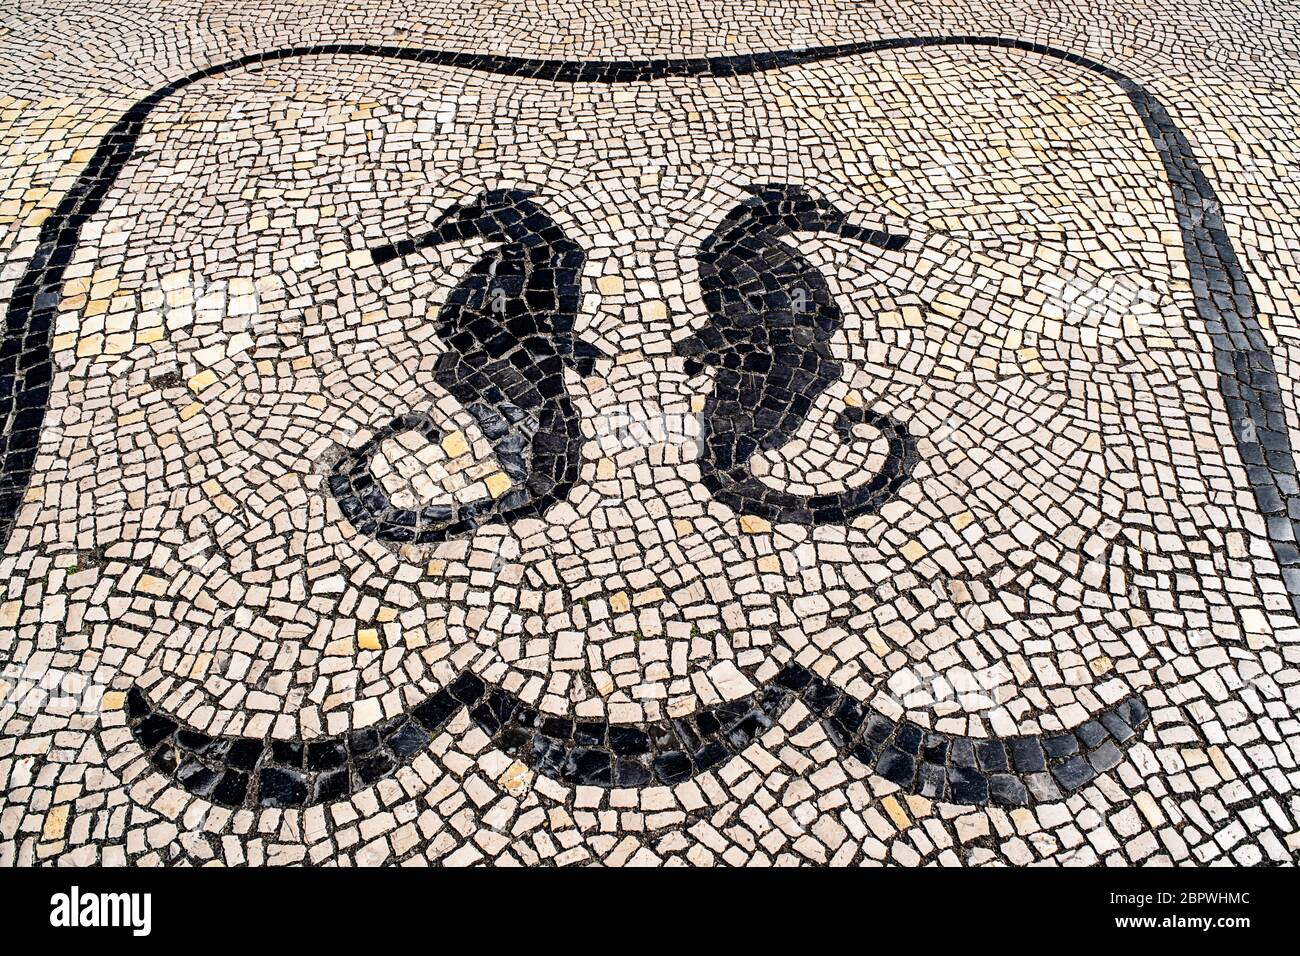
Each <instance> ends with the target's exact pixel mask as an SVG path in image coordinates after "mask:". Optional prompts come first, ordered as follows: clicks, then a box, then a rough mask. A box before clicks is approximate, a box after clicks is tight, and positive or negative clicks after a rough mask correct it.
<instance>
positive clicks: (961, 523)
mask: <svg viewBox="0 0 1300 956" xmlns="http://www.w3.org/2000/svg"><path fill="white" fill-rule="evenodd" d="M974 520H975V512H973V511H963V512H962V513H961V514H959V515H957V516H956V517H954V518H953V519H952V526H953V527H954V528H956V529H957V530H958V531H960V530H961V529H962V528H965V527H966V526H967V525H969V524H970V523H971V522H972V521H974Z"/></svg>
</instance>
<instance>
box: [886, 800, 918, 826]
mask: <svg viewBox="0 0 1300 956" xmlns="http://www.w3.org/2000/svg"><path fill="white" fill-rule="evenodd" d="M880 805H881V806H882V807H884V808H885V812H886V813H888V814H889V819H891V820H893V821H894V826H896V827H898V829H899V830H900V831H901V830H906V829H907V828H908V827H910V826H911V825H912V821H911V819H910V818H909V817H908V816H907V811H906V810H904V809H903V806H902V804H900V803H899V802H898V801H897V800H896V799H895V798H894V797H892V796H889V797H885V799H883V800H881V801H880Z"/></svg>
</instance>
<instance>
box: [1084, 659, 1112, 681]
mask: <svg viewBox="0 0 1300 956" xmlns="http://www.w3.org/2000/svg"><path fill="white" fill-rule="evenodd" d="M1114 666H1115V662H1114V661H1112V660H1111V659H1110V658H1109V657H1106V656H1104V655H1103V656H1101V657H1094V658H1093V659H1092V660H1090V661H1089V662H1088V667H1089V668H1090V669H1091V670H1092V672H1093V674H1094V675H1096V676H1097V677H1100V676H1101V675H1102V674H1106V673H1109V672H1110V669H1111V668H1112V667H1114Z"/></svg>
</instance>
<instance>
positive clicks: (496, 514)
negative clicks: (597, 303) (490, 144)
mask: <svg viewBox="0 0 1300 956" xmlns="http://www.w3.org/2000/svg"><path fill="white" fill-rule="evenodd" d="M472 238H478V239H485V240H487V241H488V242H490V243H493V247H492V248H491V249H489V250H488V251H487V252H486V253H485V254H484V255H483V256H482V257H481V258H480V259H479V260H478V261H477V262H475V263H474V265H473V266H472V267H471V268H470V270H469V272H468V273H467V274H466V275H465V277H464V278H463V279H461V281H460V282H459V284H457V286H456V288H455V289H453V290H452V291H451V293H450V294H449V295H448V297H447V300H446V302H445V303H444V304H443V306H442V308H441V310H440V311H439V312H438V318H437V321H436V324H435V331H436V333H437V335H438V337H439V338H440V339H441V340H442V342H443V343H444V344H445V345H446V346H447V348H448V351H446V352H444V353H443V354H442V355H440V356H439V357H438V363H437V365H436V366H435V368H434V373H433V379H434V381H436V382H437V383H438V384H439V385H440V386H442V387H443V388H444V389H446V390H447V391H448V392H449V393H451V395H453V396H454V397H455V398H456V400H457V401H458V402H460V404H461V406H462V407H463V408H465V409H466V411H468V412H469V413H470V415H472V416H473V417H474V419H475V421H477V422H478V426H479V428H480V429H481V430H482V432H483V435H484V437H485V438H486V439H487V440H488V441H489V442H490V443H491V445H492V451H493V453H494V454H495V456H496V460H497V462H498V464H500V466H501V468H502V470H503V471H504V472H505V473H506V474H507V475H508V476H509V478H510V480H511V487H510V488H509V489H508V490H506V491H505V492H504V493H502V494H500V495H498V496H493V495H492V494H490V493H489V494H485V495H482V496H479V497H476V498H474V499H473V500H470V501H465V502H459V503H455V502H448V503H443V502H437V503H433V504H427V505H424V506H423V507H421V508H419V509H409V508H403V507H399V506H398V505H395V504H394V503H393V502H392V501H391V500H390V499H389V497H388V495H387V494H386V493H385V492H384V489H383V487H382V486H381V485H380V484H379V482H378V481H376V479H375V477H374V475H373V474H372V473H371V467H370V466H371V462H372V460H373V458H374V455H375V452H377V451H378V450H379V447H380V445H381V444H382V443H383V442H384V441H385V440H387V439H388V438H391V437H393V436H394V435H397V434H400V433H401V432H404V431H415V432H418V433H419V434H421V435H422V436H423V437H424V438H425V439H427V440H429V441H433V442H436V441H439V440H440V439H441V438H442V437H443V436H442V434H441V432H440V431H439V429H438V428H437V426H436V425H435V424H434V423H433V420H432V418H431V417H430V416H429V415H428V414H427V413H424V412H410V413H407V414H404V415H401V416H399V417H397V418H396V419H394V420H393V422H392V423H390V424H389V425H388V426H386V427H385V428H383V429H380V430H379V432H378V433H376V434H375V435H374V436H373V437H372V438H371V439H370V440H369V441H368V442H366V443H365V444H364V445H363V446H361V447H360V448H357V449H355V450H353V451H351V452H349V453H348V454H346V455H344V456H343V458H341V459H340V460H339V461H338V462H337V463H336V465H335V467H334V470H333V473H332V474H331V475H330V476H329V488H330V491H331V492H332V493H333V495H334V497H335V498H336V499H337V501H338V503H339V506H340V508H341V509H342V510H343V513H344V515H346V516H347V519H348V520H349V521H350V522H351V523H352V525H353V526H354V527H355V528H356V529H357V530H358V531H360V532H362V533H363V534H370V535H374V536H375V537H377V538H380V539H382V540H386V541H409V542H429V541H441V540H444V539H446V538H448V537H450V536H452V535H456V534H460V533H462V532H465V531H468V530H471V529H473V528H476V527H478V526H480V525H482V524H484V523H487V522H493V521H499V522H509V521H513V520H515V519H518V518H523V517H530V516H535V515H540V514H542V513H543V512H544V511H545V510H546V509H547V508H548V507H550V506H551V505H552V504H554V503H555V502H556V501H559V500H561V499H562V498H564V497H565V496H566V495H568V493H569V489H570V488H571V487H572V486H573V483H574V481H576V480H577V477H578V464H579V459H580V457H581V451H582V432H581V429H580V426H579V420H578V414H577V412H576V411H575V410H574V408H573V403H572V401H571V400H570V398H569V395H568V392H567V391H566V389H565V384H564V370H565V369H566V368H573V369H574V370H575V371H577V372H578V373H579V374H581V375H589V374H591V370H592V363H593V361H594V360H595V358H596V357H598V356H599V355H600V352H599V350H597V349H596V348H595V347H594V346H592V345H590V344H589V343H587V342H583V341H580V340H579V339H577V338H576V337H575V336H574V334H573V325H574V319H575V318H576V316H577V314H578V306H579V303H580V302H581V300H582V293H581V289H580V287H579V282H578V280H579V276H580V275H581V273H582V266H583V263H584V262H585V261H586V256H585V255H584V254H583V251H582V249H581V248H580V247H579V246H578V244H577V243H575V242H573V241H572V240H571V239H569V238H568V237H567V236H565V234H564V231H563V230H562V229H561V228H560V227H559V226H558V225H557V224H556V223H555V221H554V220H553V219H551V217H550V216H548V215H547V214H546V212H545V210H543V209H542V208H541V207H540V206H539V205H537V203H536V202H534V201H533V199H532V197H531V195H530V194H529V193H527V192H524V191H522V190H509V189H501V190H490V191H488V192H485V193H483V194H482V195H481V196H479V197H477V198H476V199H474V200H472V201H470V202H468V203H463V204H458V205H456V206H453V207H452V208H451V209H449V210H448V211H447V212H446V213H444V214H443V215H442V216H441V217H440V218H439V220H438V221H437V222H436V223H435V224H434V225H433V227H432V228H431V229H430V230H429V231H428V232H426V233H424V234H423V235H421V236H419V237H418V238H414V239H408V240H405V241H402V242H398V243H391V244H386V245H382V246H377V247H375V248H374V249H372V250H371V255H372V257H373V259H374V261H375V263H376V264H380V265H382V264H384V263H387V262H391V261H393V260H395V259H401V258H405V257H407V256H411V255H413V254H415V253H416V252H418V251H419V250H421V249H430V248H436V247H437V246H440V245H443V244H445V243H448V242H459V241H463V240H466V239H472Z"/></svg>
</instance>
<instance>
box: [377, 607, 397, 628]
mask: <svg viewBox="0 0 1300 956" xmlns="http://www.w3.org/2000/svg"><path fill="white" fill-rule="evenodd" d="M375 620H376V621H378V622H379V623H380V624H387V623H388V622H389V621H396V620H397V608H392V607H381V608H380V609H379V613H378V614H376V615H375Z"/></svg>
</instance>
